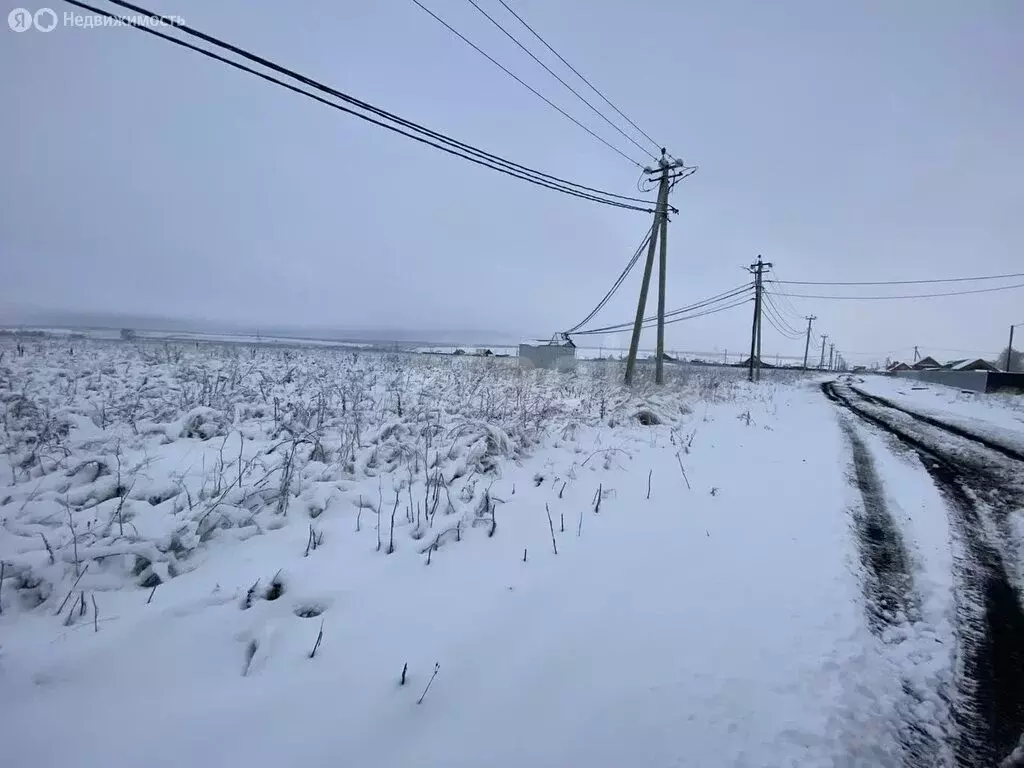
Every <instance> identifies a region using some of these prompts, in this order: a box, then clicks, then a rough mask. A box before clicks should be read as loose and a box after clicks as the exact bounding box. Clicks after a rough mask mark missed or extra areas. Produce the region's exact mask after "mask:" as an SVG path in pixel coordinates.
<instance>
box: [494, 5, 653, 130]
mask: <svg viewBox="0 0 1024 768" xmlns="http://www.w3.org/2000/svg"><path fill="white" fill-rule="evenodd" d="M498 2H499V3H501V4H502V5H503V6H504V7H505V10H506V11H508V12H509V13H511V14H512V15H513V16H515V17H516V19H517V20H518V21H519V23H520V24H522V25H523V26H524V27H526V28H527V29H528V30H530V32H531V33H532V34H533V36H534V37H536V38H537V39H538V40H540V41H541V43H543V44H544V47H545V48H547V49H548V50H549V51H551V52H552V53H553V54H555V56H557V57H558V60H559V61H561V62H562V63H563V64H565V66H567V67H568V68H569V69H570V70H572V73H573V74H574V75H576V77H578V78H579V79H580V80H582V81H583V82H584V83H586V84H587V86H588V87H589V88H590V90H592V91H593V92H594V93H596V94H597V95H598V96H600V97H601V98H602V99H603V100H604V103H605V104H607V105H608V106H609V107H611V108H612V109H614V110H615V111H616V112H617V113H618V115H619V117H621V118H622V119H623V120H625V121H626V122H627V123H629V124H630V125H632V126H633V127H634V128H636V129H637V130H638V131H639V132H640V134H641V135H642V136H643V137H644V138H645V139H647V140H648V141H649V142H651V144H652V145H653V146H654V147H655V148H656V149H659V148H660V147H661V144H659V143H658V142H656V141H655V140H654V139H652V138H651V137H650V136H648V135H647V133H646V132H645V131H644V130H643V129H642V128H641V127H640V126H639V125H637V124H636V123H634V122H633V121H632V120H630V119H629V118H628V117H626V115H625V114H623V112H622V110H621V109H619V108H618V107H616V106H615V105H614V104H612V102H611V101H609V100H608V97H607V96H605V95H604V94H603V93H601V91H599V90H598V89H597V86H595V85H594V84H593V83H591V82H590V81H589V80H587V78H585V77H584V76H583V75H581V74H580V72H579V70H577V69H576V68H575V67H574V66H573V65H572V64H570V63H569V62H568V61H566V60H565V59H564V58H563V57H562V54H560V53H559V52H558V51H556V50H555V49H554V48H552V47H551V45H550V44H549V43H548V41H547V40H545V39H544V38H543V37H541V36H540V33H539V32H537V30H535V29H534V28H533V27H531V26H530V25H529V24H527V23H526V20H525V19H524V18H523V17H522V16H520V15H519V14H518V13H516V12H515V11H514V10H513V9H512V8H510V7H509V5H508V3H506V2H505V0H498Z"/></svg>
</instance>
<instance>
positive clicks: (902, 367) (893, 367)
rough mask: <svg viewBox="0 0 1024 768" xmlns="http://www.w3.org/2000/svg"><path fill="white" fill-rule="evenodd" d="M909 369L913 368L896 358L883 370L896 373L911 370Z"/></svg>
mask: <svg viewBox="0 0 1024 768" xmlns="http://www.w3.org/2000/svg"><path fill="white" fill-rule="evenodd" d="M911 370H913V368H911V367H910V366H909V365H907V364H906V363H904V362H901V361H900V360H897V361H896V362H895V363H892V364H890V365H889V367H888V368H886V369H885V372H886V373H896V371H911Z"/></svg>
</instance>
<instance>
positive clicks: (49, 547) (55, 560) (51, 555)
mask: <svg viewBox="0 0 1024 768" xmlns="http://www.w3.org/2000/svg"><path fill="white" fill-rule="evenodd" d="M39 536H40V538H42V540H43V546H45V547H46V551H47V553H48V554H49V555H50V565H53V564H54V563H56V562H57V558H55V557H54V556H53V547H51V546H50V542H48V541H47V540H46V536H44V535H43V532H42V531H40V532H39Z"/></svg>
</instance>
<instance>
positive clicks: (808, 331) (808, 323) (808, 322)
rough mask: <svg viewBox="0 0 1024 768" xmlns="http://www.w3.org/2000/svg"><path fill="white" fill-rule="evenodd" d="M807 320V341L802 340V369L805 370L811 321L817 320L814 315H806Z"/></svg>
mask: <svg viewBox="0 0 1024 768" xmlns="http://www.w3.org/2000/svg"><path fill="white" fill-rule="evenodd" d="M805 319H806V320H807V341H806V342H804V370H805V371H806V370H807V353H808V352H810V351H811V321H812V320H817V319H818V318H817V317H816V316H815V315H808V316H807V317H806V318H805Z"/></svg>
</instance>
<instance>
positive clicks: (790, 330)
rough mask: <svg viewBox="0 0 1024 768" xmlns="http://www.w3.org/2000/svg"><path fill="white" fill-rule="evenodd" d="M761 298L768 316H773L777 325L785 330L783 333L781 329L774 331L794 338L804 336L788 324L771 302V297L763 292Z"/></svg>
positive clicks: (766, 292)
mask: <svg viewBox="0 0 1024 768" xmlns="http://www.w3.org/2000/svg"><path fill="white" fill-rule="evenodd" d="M763 296H764V300H765V308H766V310H767V311H768V312H769V313H770V314H774V315H775V319H776V320H777V321H778V323H779V324H780V325H782V326H784V327H785V328H786V329H787V330H786V331H783V330H782V329H781V328H778V327H776V329H775V330H777V331H779V333H782V334H783V335H793V337H794V338H797V337H802V336H803V335H804V333H803V331H798V330H797V329H796V328H794V327H793V326H792V325H790V323H789V322H788V321H787V320H786V318H785V317H784V316H783V315H782V312H780V311H779V308H778V307H777V306H776V305H775V302H774V301H773V300H772V297H771V295H770V293H769V292H768V291H767V290H765V291H763Z"/></svg>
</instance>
